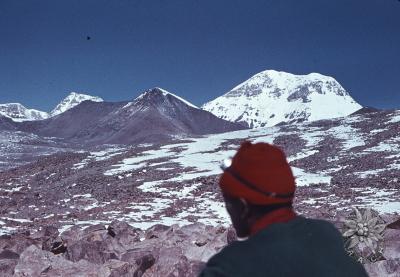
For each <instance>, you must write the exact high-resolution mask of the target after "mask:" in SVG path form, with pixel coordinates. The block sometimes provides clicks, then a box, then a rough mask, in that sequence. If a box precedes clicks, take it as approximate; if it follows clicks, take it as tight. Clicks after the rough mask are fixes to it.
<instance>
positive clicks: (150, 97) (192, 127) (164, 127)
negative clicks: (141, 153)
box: [0, 88, 244, 144]
mask: <svg viewBox="0 0 400 277" xmlns="http://www.w3.org/2000/svg"><path fill="white" fill-rule="evenodd" d="M68 103H70V102H68ZM67 106H68V109H66V111H65V112H62V113H59V114H58V115H56V116H53V117H49V118H47V119H44V120H36V121H25V122H12V121H11V120H8V121H7V125H6V123H3V124H4V125H5V126H6V127H7V128H8V129H10V128H12V127H14V128H15V126H16V128H17V130H18V131H23V132H27V133H33V134H36V135H40V136H45V137H57V138H63V139H65V140H67V141H69V142H73V143H79V144H80V143H85V144H104V143H106V144H133V143H141V142H159V141H165V140H168V139H171V138H173V137H177V136H178V137H182V136H188V135H191V136H193V135H204V134H211V133H222V132H229V131H235V130H240V129H244V127H243V126H242V125H240V124H237V123H232V122H229V121H226V120H223V119H220V118H218V117H216V116H215V115H213V114H211V113H210V112H207V111H204V110H202V109H199V108H198V107H196V106H195V105H193V104H191V103H189V102H188V101H186V100H184V99H182V98H180V97H178V96H176V95H174V94H172V93H170V92H168V91H166V90H163V89H161V88H153V89H150V90H147V91H145V92H143V93H142V94H141V95H140V96H138V97H137V98H136V99H134V100H133V101H131V102H117V103H112V102H104V101H103V102H100V101H97V102H96V101H92V100H88V101H83V102H81V103H80V104H79V105H75V106H74V107H72V108H69V104H68V105H67ZM10 125H11V126H10ZM0 126H1V123H0Z"/></svg>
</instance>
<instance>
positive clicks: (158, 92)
mask: <svg viewBox="0 0 400 277" xmlns="http://www.w3.org/2000/svg"><path fill="white" fill-rule="evenodd" d="M156 99H157V100H156ZM171 99H174V100H179V102H182V103H184V104H185V105H187V106H189V107H191V108H194V109H199V108H198V107H197V106H195V105H193V104H192V103H190V102H189V101H187V100H185V99H183V98H182V97H179V96H177V95H176V94H173V93H171V92H169V91H167V90H165V89H162V88H159V87H155V88H152V89H148V90H146V91H144V92H143V93H142V94H140V95H139V96H138V97H136V98H135V100H133V102H132V104H135V103H136V104H137V103H139V102H145V103H147V104H148V103H151V102H153V103H154V101H160V100H162V101H169V100H171Z"/></svg>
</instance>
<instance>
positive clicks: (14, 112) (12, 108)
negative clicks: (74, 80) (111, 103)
mask: <svg viewBox="0 0 400 277" xmlns="http://www.w3.org/2000/svg"><path fill="white" fill-rule="evenodd" d="M88 100H89V101H94V102H102V101H103V99H101V98H100V97H97V96H90V95H87V94H82V93H76V92H71V93H70V94H69V95H68V96H67V97H65V98H64V99H63V100H62V101H61V102H60V103H59V104H58V105H57V106H56V107H55V108H54V109H53V110H52V111H51V112H49V113H47V112H43V111H38V110H35V109H28V108H26V107H25V106H23V105H22V104H20V103H7V104H0V115H2V116H5V117H8V118H10V119H12V120H13V121H15V122H23V121H34V120H43V119H46V118H49V117H53V116H56V115H58V114H61V113H63V112H65V111H67V110H69V109H72V108H73V107H75V106H77V105H79V104H80V103H82V102H83V101H88Z"/></svg>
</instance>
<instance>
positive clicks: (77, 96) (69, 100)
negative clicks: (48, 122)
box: [50, 92, 104, 116]
mask: <svg viewBox="0 0 400 277" xmlns="http://www.w3.org/2000/svg"><path fill="white" fill-rule="evenodd" d="M87 100H89V101H93V102H103V101H104V100H103V99H102V98H100V97H97V96H90V95H87V94H82V93H76V92H71V93H70V94H69V95H68V96H67V97H66V98H64V100H62V101H61V102H60V103H59V104H58V105H57V106H56V107H55V108H54V110H52V111H51V113H50V115H51V116H55V115H58V114H61V113H63V112H65V111H67V110H69V109H71V108H73V107H75V106H77V105H79V104H80V103H82V102H83V101H87Z"/></svg>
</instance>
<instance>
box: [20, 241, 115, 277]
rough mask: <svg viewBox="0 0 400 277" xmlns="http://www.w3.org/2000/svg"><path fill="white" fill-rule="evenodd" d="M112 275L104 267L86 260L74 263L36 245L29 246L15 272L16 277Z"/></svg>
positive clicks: (100, 276)
mask: <svg viewBox="0 0 400 277" xmlns="http://www.w3.org/2000/svg"><path fill="white" fill-rule="evenodd" d="M110 275H111V271H110V269H108V268H106V267H104V266H101V265H96V264H92V263H90V262H88V261H86V260H80V261H79V262H76V263H73V262H71V261H68V260H66V259H64V258H63V257H61V256H56V255H54V254H53V253H51V252H48V251H44V250H42V249H40V248H38V247H37V246H35V245H31V246H29V247H28V248H27V249H25V251H24V252H22V254H21V256H20V260H19V262H18V264H17V266H16V267H15V271H14V277H25V276H48V277H53V276H54V277H59V276H63V277H74V276H98V277H109V276H110Z"/></svg>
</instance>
